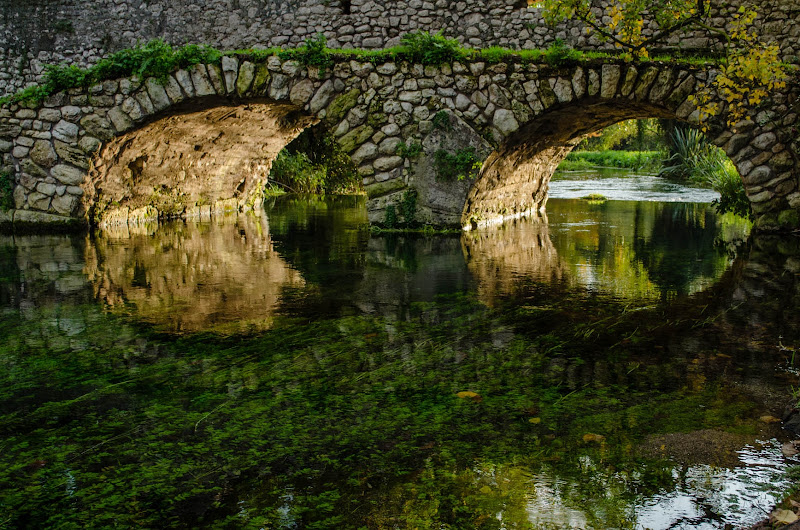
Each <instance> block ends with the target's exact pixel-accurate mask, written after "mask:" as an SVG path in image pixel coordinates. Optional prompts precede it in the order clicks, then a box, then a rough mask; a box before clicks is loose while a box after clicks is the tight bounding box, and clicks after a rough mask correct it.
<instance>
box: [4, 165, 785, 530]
mask: <svg viewBox="0 0 800 530" xmlns="http://www.w3.org/2000/svg"><path fill="white" fill-rule="evenodd" d="M615 178H616V177H615ZM620 180H624V179H620ZM581 185H583V184H581ZM626 185H627V184H626ZM630 185H633V184H630ZM638 185H639V184H636V186H638ZM659 185H660V184H659ZM561 186H565V187H570V186H573V184H570V181H562V184H561ZM575 186H577V184H575ZM610 187H611V184H609V183H607V182H603V183H601V185H600V190H597V185H596V184H595V189H594V190H592V191H601V192H604V191H608V189H610ZM559 193H560V192H559V190H558V186H554V189H553V190H552V191H551V197H557V196H558V195H559ZM648 193H649V192H648ZM669 193H673V192H669ZM675 193H678V194H680V192H675ZM692 193H694V192H692ZM604 194H606V195H610V193H604ZM635 196H636V195H634V194H633V192H631V191H630V190H628V192H626V195H625V197H626V198H629V199H630V198H632V197H635ZM672 198H674V197H672ZM672 198H670V199H669V200H658V201H652V200H642V201H632V200H628V201H616V200H614V201H608V202H605V203H602V204H589V203H587V202H585V201H580V200H576V199H566V198H560V199H559V198H552V199H551V200H550V201H549V202H548V205H547V216H546V220H545V219H526V220H519V221H517V222H514V223H510V224H507V225H504V226H501V227H495V228H492V229H489V230H482V231H474V232H469V233H466V234H463V235H461V236H448V237H404V236H399V235H374V234H371V233H370V231H369V229H368V226H367V225H366V212H365V209H364V203H363V199H358V198H336V197H333V198H327V199H321V198H315V197H284V198H280V199H277V200H273V201H269V202H268V204H266V205H265V212H264V215H263V216H261V217H253V216H239V217H235V216H234V217H227V218H222V219H217V220H215V221H214V222H208V223H189V222H187V223H184V222H178V223H170V224H166V225H162V226H156V225H153V226H139V227H131V228H125V229H117V230H113V231H107V232H104V233H100V234H96V235H92V236H81V237H68V236H19V237H11V236H4V237H2V238H1V239H0V304H2V310H1V311H2V313H1V315H0V332H1V333H2V337H3V341H2V344H0V378H1V379H0V431H1V432H2V435H1V436H0V447H1V448H2V451H0V527H3V526H7V527H10V528H16V527H29V528H44V527H59V528H86V527H108V526H121V527H128V526H144V527H170V526H173V527H174V526H179V527H186V526H203V527H220V528H223V527H224V528H298V529H300V528H454V529H466V528H570V527H572V528H612V527H613V528H723V527H725V525H726V524H730V525H734V526H740V525H745V524H748V523H752V522H755V521H756V520H759V519H761V518H763V517H764V516H765V513H766V510H768V509H769V508H770V507H771V506H772V505H773V504H774V503H775V500H776V499H778V498H779V497H780V496H781V494H782V492H784V491H785V490H786V489H787V488H788V487H789V486H790V485H791V484H792V480H793V478H792V477H793V475H792V474H791V473H790V471H789V468H790V466H792V465H795V464H797V463H798V461H797V460H796V459H794V458H785V457H784V456H783V455H782V453H781V444H782V443H783V442H785V441H787V440H788V439H789V438H788V435H787V434H785V433H784V432H783V431H782V430H781V429H780V427H779V424H775V423H770V421H771V420H770V419H769V418H768V416H781V415H782V412H783V410H784V406H785V404H786V402H787V401H788V398H789V389H790V386H791V385H795V386H796V385H797V371H796V369H795V368H794V367H793V366H791V364H790V362H791V361H792V360H793V356H792V354H791V351H792V349H794V348H796V347H797V346H798V344H800V323H799V322H798V319H797V317H796V308H797V306H798V302H799V301H800V287H798V285H800V284H798V281H797V280H798V271H800V245H798V242H797V240H796V239H794V240H793V239H788V240H787V239H782V240H771V239H766V238H759V239H757V240H754V241H750V242H749V243H747V244H741V243H740V240H741V239H742V238H743V237H744V236H745V235H746V232H747V229H746V227H745V226H743V225H742V224H741V223H738V222H736V221H734V220H731V219H728V218H720V217H719V216H717V215H716V214H715V213H714V211H713V208H712V207H711V206H710V205H709V204H708V203H698V202H692V203H680V202H672ZM795 362H800V361H795Z"/></svg>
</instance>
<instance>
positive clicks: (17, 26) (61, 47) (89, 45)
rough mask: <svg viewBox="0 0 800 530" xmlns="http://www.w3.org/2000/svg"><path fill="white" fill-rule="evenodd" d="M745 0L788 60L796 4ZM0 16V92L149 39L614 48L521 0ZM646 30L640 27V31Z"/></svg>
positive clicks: (239, 44) (710, 40)
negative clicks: (412, 40) (411, 36)
mask: <svg viewBox="0 0 800 530" xmlns="http://www.w3.org/2000/svg"><path fill="white" fill-rule="evenodd" d="M600 3H602V2H600ZM742 3H743V0H726V1H724V2H723V1H721V0H717V1H712V2H711V4H712V7H711V17H710V18H711V21H712V24H713V25H715V26H716V27H725V25H726V24H729V23H730V22H731V21H732V20H733V15H734V14H735V13H736V10H737V8H738V7H739V6H740V5H741V4H742ZM747 3H748V5H751V4H755V5H756V7H757V9H758V12H759V13H760V16H759V18H758V19H757V21H756V29H757V30H758V32H759V34H761V35H762V36H763V37H765V38H766V39H768V40H774V41H776V42H778V43H779V45H780V46H781V48H782V59H783V60H786V61H792V60H796V59H797V56H798V55H800V45H798V39H800V1H798V0H782V1H780V2H771V1H766V0H757V1H755V2H752V1H748V2H747ZM0 15H2V16H0V80H2V83H0V96H2V95H7V94H11V93H14V92H16V91H18V90H20V89H22V88H24V87H25V86H26V85H28V84H30V83H33V82H37V81H40V80H41V75H42V73H43V71H44V65H46V64H61V63H70V64H76V65H79V66H90V65H92V64H94V63H96V62H97V61H98V60H99V59H100V58H101V57H103V56H105V55H107V54H109V53H112V52H115V51H118V50H120V49H124V48H130V47H132V46H134V45H136V44H137V43H141V42H147V41H149V40H151V39H155V38H159V39H163V40H165V41H166V42H168V43H171V44H174V45H182V44H186V43H193V44H208V45H212V46H215V47H217V48H220V49H228V50H231V49H249V48H253V47H260V48H268V47H273V46H277V47H280V46H283V47H294V46H297V45H299V44H302V42H303V41H304V40H305V39H306V38H308V37H310V36H313V35H314V34H316V33H322V34H324V35H325V36H326V37H327V38H328V41H329V43H330V46H331V47H333V48H338V47H342V48H366V49H374V48H387V47H391V46H394V45H397V44H399V40H400V37H401V36H402V35H404V34H405V33H409V32H412V31H416V30H423V31H431V32H437V31H442V32H443V33H444V34H445V35H446V36H448V37H453V38H456V39H458V40H459V41H460V42H461V43H463V44H464V45H465V46H469V47H473V48H486V47H490V46H502V47H507V48H511V49H544V48H547V47H548V46H550V45H551V44H553V43H554V42H555V41H556V39H560V40H562V41H563V42H564V43H565V44H566V45H568V46H570V47H573V48H577V49H581V50H598V49H613V46H612V45H611V44H610V43H607V42H603V41H601V40H599V39H597V38H596V37H594V36H592V35H590V34H588V33H587V31H586V28H585V27H583V26H582V25H581V24H579V23H577V22H574V21H572V22H567V23H563V24H559V25H556V26H549V25H547V24H546V23H545V21H544V19H543V17H542V12H541V9H539V8H535V7H528V2H527V0H484V1H481V2H467V1H461V2H449V1H445V0H435V1H434V0H391V1H388V0H324V1H322V0H295V1H292V2H286V1H283V0H241V1H236V2H232V1H230V0H204V1H203V2H201V3H198V2H196V1H195V0H149V1H147V2H141V1H139V0H93V1H92V2H82V1H76V0H26V1H24V2H14V1H4V2H0ZM654 30H655V28H654V27H649V26H648V27H645V29H644V34H645V36H647V35H650V34H652V32H653V31H654ZM719 39H720V37H719V35H717V34H715V33H709V32H704V31H697V32H691V33H688V34H686V33H684V34H681V35H677V36H675V37H673V38H672V39H671V40H669V41H668V42H666V43H665V45H666V46H667V47H671V48H673V49H675V50H682V51H687V50H688V51H692V50H694V51H700V52H702V53H707V52H708V51H710V50H711V49H712V48H714V47H715V46H717V45H718V44H719V42H720V41H719Z"/></svg>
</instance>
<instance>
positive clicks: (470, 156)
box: [434, 147, 481, 180]
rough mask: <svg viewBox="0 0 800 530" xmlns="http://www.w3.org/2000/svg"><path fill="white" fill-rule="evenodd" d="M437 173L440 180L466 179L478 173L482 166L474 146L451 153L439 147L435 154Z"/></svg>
mask: <svg viewBox="0 0 800 530" xmlns="http://www.w3.org/2000/svg"><path fill="white" fill-rule="evenodd" d="M434 157H435V158H434V160H435V167H436V175H437V177H438V179H440V180H464V179H465V178H473V177H475V176H476V175H477V173H478V170H479V169H480V166H481V161H480V159H479V158H478V153H477V151H476V150H475V148H474V147H466V148H464V149H459V150H458V151H456V152H455V153H449V152H447V151H445V150H444V149H439V150H438V151H436V154H435V155H434Z"/></svg>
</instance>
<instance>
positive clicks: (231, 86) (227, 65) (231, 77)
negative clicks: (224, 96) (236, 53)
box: [222, 55, 277, 94]
mask: <svg viewBox="0 0 800 530" xmlns="http://www.w3.org/2000/svg"><path fill="white" fill-rule="evenodd" d="M276 59H277V57H276ZM222 72H223V75H224V76H225V89H226V91H227V93H228V94H233V93H234V92H235V91H236V78H237V77H239V60H238V59H236V58H235V57H229V56H227V55H225V56H223V57H222Z"/></svg>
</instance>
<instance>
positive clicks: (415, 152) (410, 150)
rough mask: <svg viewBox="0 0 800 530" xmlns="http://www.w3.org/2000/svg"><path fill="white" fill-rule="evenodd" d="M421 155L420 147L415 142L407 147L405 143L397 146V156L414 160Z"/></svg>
mask: <svg viewBox="0 0 800 530" xmlns="http://www.w3.org/2000/svg"><path fill="white" fill-rule="evenodd" d="M420 154H422V145H421V144H418V143H416V142H413V143H411V144H410V145H407V144H406V143H405V142H400V143H399V144H397V155H398V156H401V157H403V158H409V159H414V158H417V157H418V156H419V155H420Z"/></svg>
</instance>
